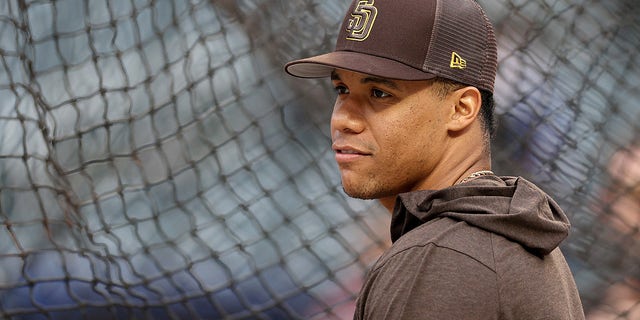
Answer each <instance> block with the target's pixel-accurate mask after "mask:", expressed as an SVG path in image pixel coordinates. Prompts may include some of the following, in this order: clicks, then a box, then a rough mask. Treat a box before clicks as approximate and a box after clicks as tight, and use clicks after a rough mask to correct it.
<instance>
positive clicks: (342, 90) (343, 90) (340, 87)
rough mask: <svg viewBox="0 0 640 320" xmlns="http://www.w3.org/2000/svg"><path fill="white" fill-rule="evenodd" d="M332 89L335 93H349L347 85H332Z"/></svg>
mask: <svg viewBox="0 0 640 320" xmlns="http://www.w3.org/2000/svg"><path fill="white" fill-rule="evenodd" d="M334 90H335V91H336V93H337V94H339V95H340V94H347V93H349V89H347V87H345V86H343V85H337V86H335V87H334Z"/></svg>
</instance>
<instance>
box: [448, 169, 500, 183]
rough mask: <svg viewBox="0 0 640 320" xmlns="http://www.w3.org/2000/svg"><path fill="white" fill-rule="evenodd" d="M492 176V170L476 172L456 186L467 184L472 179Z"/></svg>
mask: <svg viewBox="0 0 640 320" xmlns="http://www.w3.org/2000/svg"><path fill="white" fill-rule="evenodd" d="M492 174H494V173H493V171H491V170H482V171H476V172H474V173H472V174H470V175H469V176H468V177H466V178H464V179H462V181H460V182H458V183H456V184H462V183H465V182H467V181H469V180H471V179H475V178H477V177H480V176H488V175H492Z"/></svg>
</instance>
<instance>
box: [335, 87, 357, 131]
mask: <svg viewBox="0 0 640 320" xmlns="http://www.w3.org/2000/svg"><path fill="white" fill-rule="evenodd" d="M364 128H365V121H364V114H363V107H362V105H361V103H360V102H358V101H357V99H355V98H353V97H352V96H348V97H345V98H341V97H338V98H337V99H336V103H335V104H334V106H333V113H331V133H332V134H334V135H335V134H342V133H350V134H358V133H361V132H362V131H364Z"/></svg>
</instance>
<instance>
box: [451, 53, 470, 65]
mask: <svg viewBox="0 0 640 320" xmlns="http://www.w3.org/2000/svg"><path fill="white" fill-rule="evenodd" d="M449 66H450V67H451V68H454V69H464V68H466V67H467V60H465V59H462V57H461V56H460V55H459V54H458V53H456V52H455V51H454V52H451V63H450V64H449Z"/></svg>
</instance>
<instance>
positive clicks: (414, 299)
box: [354, 176, 584, 320]
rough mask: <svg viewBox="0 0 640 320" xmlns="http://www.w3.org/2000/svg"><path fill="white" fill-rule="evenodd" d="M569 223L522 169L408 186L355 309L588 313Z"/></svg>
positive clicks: (526, 315) (370, 319)
mask: <svg viewBox="0 0 640 320" xmlns="http://www.w3.org/2000/svg"><path fill="white" fill-rule="evenodd" d="M568 232H569V222H568V220H567V217H566V216H565V215H564V213H563V212H562V210H561V209H560V207H559V206H558V205H557V204H556V203H555V202H554V201H553V200H552V199H551V198H550V197H549V196H548V195H546V194H545V193H544V192H543V191H541V190H540V189H538V188H537V187H536V186H535V185H533V184H532V183H530V182H528V181H526V180H524V179H522V178H515V177H496V176H484V177H480V178H477V179H475V180H472V181H470V182H468V183H465V184H461V185H456V186H453V187H450V188H447V189H443V190H438V191H417V192H410V193H406V194H401V195H400V196H399V197H398V201H397V202H396V207H395V209H394V213H393V217H392V220H391V239H392V241H393V245H392V246H391V248H389V250H387V251H386V252H385V253H384V254H383V255H382V256H381V257H380V259H379V260H378V261H377V262H376V264H375V265H374V266H373V268H372V270H371V271H370V272H369V274H368V276H367V280H366V282H365V285H364V287H363V288H362V291H361V292H360V297H359V298H358V302H357V309H356V313H355V315H354V319H367V320H376V319H394V320H395V319H412V320H414V319H482V320H488V319H517V320H522V319H550V320H551V319H553V320H556V319H584V314H583V311H582V305H581V303H580V298H579V296H578V291H577V289H576V285H575V282H574V280H573V277H572V275H571V271H570V270H569V268H568V266H567V263H566V261H565V259H564V257H563V255H562V253H561V252H560V249H559V248H558V245H559V244H560V242H561V241H562V240H564V239H565V238H566V237H567V235H568Z"/></svg>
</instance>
